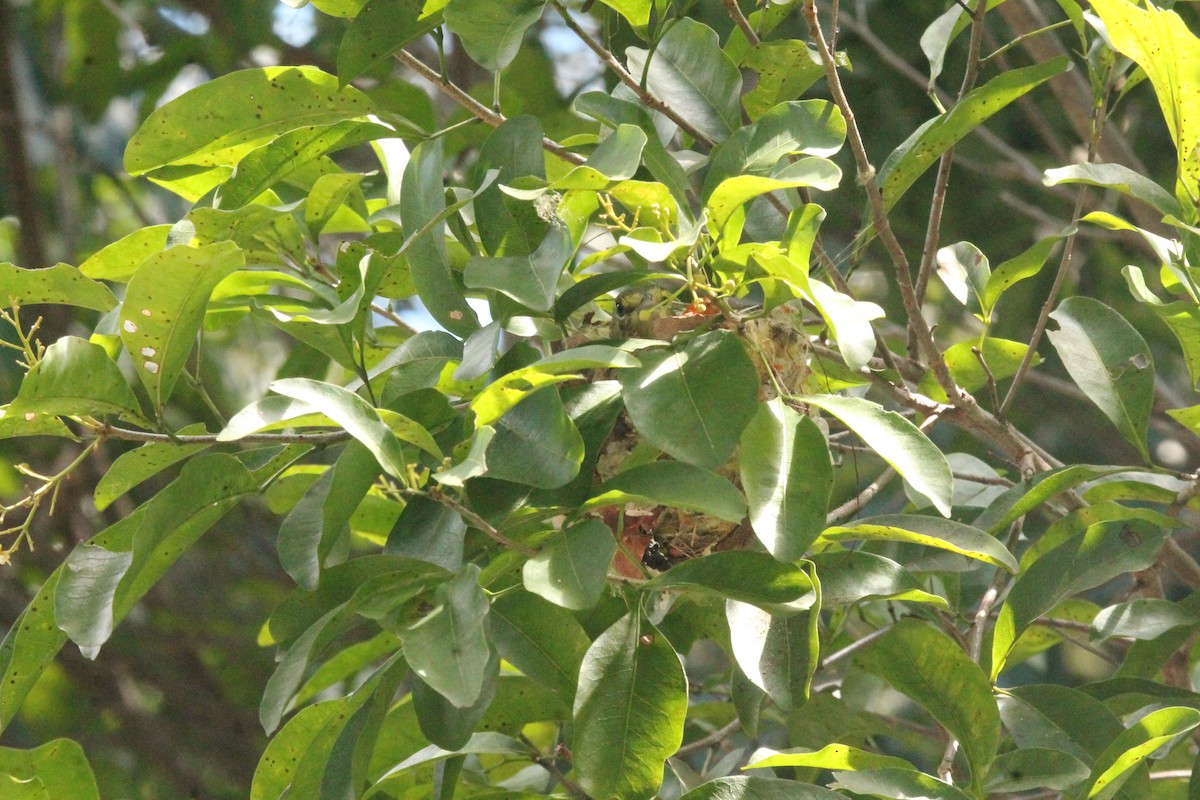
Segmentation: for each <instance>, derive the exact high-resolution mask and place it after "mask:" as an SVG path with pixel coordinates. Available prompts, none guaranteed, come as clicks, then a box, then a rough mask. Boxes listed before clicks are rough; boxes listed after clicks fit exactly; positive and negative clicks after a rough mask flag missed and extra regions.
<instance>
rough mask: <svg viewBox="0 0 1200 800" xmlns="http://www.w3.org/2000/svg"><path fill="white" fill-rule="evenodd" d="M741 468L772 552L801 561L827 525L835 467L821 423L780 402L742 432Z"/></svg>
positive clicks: (756, 521)
mask: <svg viewBox="0 0 1200 800" xmlns="http://www.w3.org/2000/svg"><path fill="white" fill-rule="evenodd" d="M738 469H739V473H740V476H741V479H742V487H743V488H744V489H745V491H746V500H747V504H748V505H749V507H750V525H751V527H753V528H754V534H755V535H756V536H757V537H758V539H759V541H760V542H762V543H763V545H764V546H765V547H766V548H767V552H769V553H770V554H771V555H773V556H775V557H776V558H778V559H779V560H780V561H796V560H797V559H800V558H802V557H803V556H804V553H805V551H806V550H808V546H809V545H810V544H812V543H813V541H814V540H815V539H816V538H817V536H818V535H819V534H820V531H821V528H822V527H824V525H825V514H826V512H827V511H828V508H829V494H830V492H831V491H832V489H833V466H832V464H831V463H830V460H829V445H828V444H827V443H826V442H825V437H824V436H823V435H822V434H821V430H820V429H819V428H818V427H817V425H816V423H815V422H813V421H812V419H810V418H809V417H805V416H802V415H800V414H798V413H796V412H795V411H793V410H792V409H790V408H788V407H787V406H786V405H785V404H784V403H783V401H782V400H779V399H775V400H772V401H770V402H767V403H764V404H762V405H760V406H759V408H758V411H757V412H756V413H755V415H754V417H753V418H752V419H751V420H750V423H749V424H748V425H747V426H746V429H745V430H743V431H742V437H741V440H740V443H739V450H738Z"/></svg>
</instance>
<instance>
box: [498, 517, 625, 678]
mask: <svg viewBox="0 0 1200 800" xmlns="http://www.w3.org/2000/svg"><path fill="white" fill-rule="evenodd" d="M609 538H610V539H611V538H612V534H611V532H610V533H609ZM488 618H489V620H490V621H491V623H490V624H491V627H492V636H493V639H494V641H495V646H496V650H497V651H498V652H499V653H500V655H501V656H502V657H503V658H504V660H505V661H507V662H509V663H510V664H512V665H513V666H514V667H516V668H517V669H519V670H521V672H523V673H525V674H526V675H528V676H529V677H530V678H532V679H533V680H535V681H537V682H538V683H539V684H540V685H543V686H547V687H549V688H550V689H552V690H553V691H555V692H556V693H557V694H558V695H559V696H560V697H562V698H563V699H564V700H567V701H568V702H569V701H571V700H572V698H574V696H575V687H576V684H577V683H578V680H579V665H580V664H581V663H583V656H584V653H586V652H587V649H588V646H589V645H590V644H591V642H590V641H589V640H588V637H587V634H586V633H585V632H584V630H583V628H582V627H581V626H580V625H579V623H578V622H577V621H576V620H575V617H574V616H572V615H571V614H570V613H569V612H567V611H566V610H565V609H563V608H560V607H559V606H557V605H554V604H553V603H550V602H548V601H546V600H543V599H542V598H540V597H538V596H537V595H535V594H531V593H529V592H522V591H515V592H508V593H507V594H505V595H503V596H502V597H498V598H496V599H495V601H494V602H493V603H492V610H491V613H490V614H489V615H488Z"/></svg>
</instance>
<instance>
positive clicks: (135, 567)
mask: <svg viewBox="0 0 1200 800" xmlns="http://www.w3.org/2000/svg"><path fill="white" fill-rule="evenodd" d="M257 490H258V484H257V483H256V482H255V481H254V478H253V476H252V475H251V474H250V473H249V472H248V471H247V470H246V468H245V467H243V466H242V464H241V462H239V461H238V460H237V459H235V458H233V457H232V456H230V455H227V454H225V453H214V454H211V455H205V456H199V457H197V458H195V459H192V460H191V461H189V462H188V463H187V464H186V465H185V466H184V468H183V470H182V472H181V473H180V475H179V477H178V478H176V479H175V480H174V481H173V482H172V483H171V484H170V485H169V486H167V488H165V489H163V490H162V491H160V492H159V493H158V494H157V495H155V496H154V497H153V498H152V499H151V500H149V501H147V502H146V503H145V504H144V505H143V506H142V507H141V509H139V510H140V511H141V513H140V514H138V515H137V516H133V517H127V518H126V520H134V521H133V522H127V521H123V522H124V523H125V524H122V523H118V524H117V525H114V526H112V527H110V528H108V529H107V530H106V531H104V532H102V533H100V534H98V535H97V536H95V537H93V538H92V539H91V540H90V541H88V542H87V543H85V544H83V545H80V546H79V547H77V548H76V549H75V550H73V551H72V552H71V555H69V556H68V557H67V560H66V562H65V563H64V565H63V573H62V577H61V579H60V580H59V581H58V585H57V590H56V592H55V597H54V617H55V620H56V621H57V623H58V626H59V627H60V628H61V629H62V630H63V631H65V632H66V633H67V634H68V635H69V636H70V637H71V639H72V641H74V642H75V643H76V644H78V645H79V649H80V652H82V653H83V654H84V656H86V657H88V658H95V656H96V654H97V653H98V652H99V650H100V646H101V645H103V644H104V643H105V642H106V641H108V638H109V636H111V635H112V630H113V627H114V626H115V625H116V624H117V623H119V622H120V621H121V620H122V619H123V618H124V617H125V615H126V614H127V613H129V610H130V609H131V608H132V607H133V605H134V604H135V603H136V602H137V601H138V600H140V599H141V598H142V597H143V596H144V595H145V594H146V592H148V591H149V590H150V589H151V588H152V587H153V586H154V584H155V583H157V582H158V580H159V578H161V577H162V575H163V574H164V573H165V572H166V571H167V569H168V568H169V567H170V566H171V565H172V564H174V563H175V562H176V561H177V560H178V559H179V557H180V556H182V555H183V554H184V552H185V551H186V550H187V549H188V548H189V547H191V546H192V545H193V544H194V543H195V542H196V541H197V540H198V539H199V538H200V537H201V536H202V535H203V534H204V532H205V531H207V530H208V529H209V528H211V527H212V526H213V525H214V524H215V523H216V522H217V520H219V519H220V518H221V517H223V516H224V515H225V514H226V512H228V511H229V510H230V509H231V508H233V506H234V505H236V504H237V503H238V502H240V501H241V500H242V499H243V498H245V497H247V496H249V495H250V494H253V493H255V492H257ZM143 509H144V510H143Z"/></svg>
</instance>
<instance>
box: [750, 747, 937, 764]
mask: <svg viewBox="0 0 1200 800" xmlns="http://www.w3.org/2000/svg"><path fill="white" fill-rule="evenodd" d="M767 767H817V768H819V769H831V770H832V769H848V770H861V769H888V768H892V767H894V768H896V769H913V765H912V764H910V763H908V762H907V761H905V760H904V759H903V758H896V757H895V756H885V755H880V754H879V753H872V752H871V751H870V750H860V749H859V748H857V747H851V746H849V745H845V744H830V745H826V746H825V747H823V748H821V749H820V750H817V751H815V752H814V751H812V750H772V749H770V748H765V747H764V748H759V749H758V750H755V751H754V754H753V755H751V756H750V763H749V764H747V765H746V766H745V767H744V769H764V768H767Z"/></svg>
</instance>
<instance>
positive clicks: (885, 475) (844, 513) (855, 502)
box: [825, 467, 896, 526]
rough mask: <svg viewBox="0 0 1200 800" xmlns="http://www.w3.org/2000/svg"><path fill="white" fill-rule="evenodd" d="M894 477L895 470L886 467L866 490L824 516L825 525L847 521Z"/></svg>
mask: <svg viewBox="0 0 1200 800" xmlns="http://www.w3.org/2000/svg"><path fill="white" fill-rule="evenodd" d="M895 477H896V470H894V469H892V468H891V467H888V468H887V469H885V470H884V471H883V472H881V473H880V474H879V477H878V478H876V479H875V480H873V481H871V483H870V484H869V485H868V486H867V488H865V489H863V490H862V491H861V492H859V493H858V494H856V495H855V496H854V497H851V498H850V499H849V500H847V501H846V502H844V503H842V504H841V505H840V506H838V507H837V508H835V509H833V510H832V511H830V512H829V513H828V514H827V515H826V516H825V525H826V526H829V525H836V524H838V523H839V522H842V521H843V520H846V519H849V518H850V517H852V516H854V515H855V514H857V513H858V512H860V511H862V509H863V506H865V505H866V504H867V503H869V502H871V501H872V500H874V499H875V495H877V494H879V492H880V491H881V490H882V489H883V487H885V486H887V485H888V484H889V483H891V482H892V479H893V478H895Z"/></svg>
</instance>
